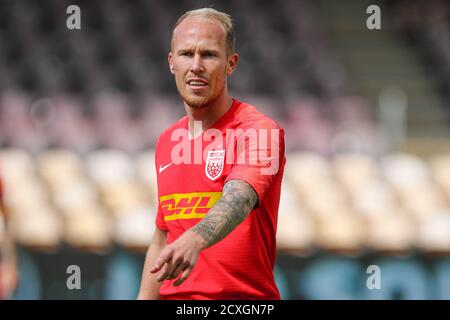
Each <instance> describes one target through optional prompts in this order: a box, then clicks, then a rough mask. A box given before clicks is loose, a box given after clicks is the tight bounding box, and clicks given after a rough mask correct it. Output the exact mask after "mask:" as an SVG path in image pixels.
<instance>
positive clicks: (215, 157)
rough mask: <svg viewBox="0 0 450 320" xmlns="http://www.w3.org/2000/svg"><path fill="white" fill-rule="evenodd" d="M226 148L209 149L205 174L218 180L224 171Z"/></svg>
mask: <svg viewBox="0 0 450 320" xmlns="http://www.w3.org/2000/svg"><path fill="white" fill-rule="evenodd" d="M224 162H225V150H213V151H208V156H207V157H206V165H205V174H206V176H207V177H208V178H209V179H211V180H213V181H214V180H216V179H217V178H218V177H220V175H221V174H222V171H223V166H224Z"/></svg>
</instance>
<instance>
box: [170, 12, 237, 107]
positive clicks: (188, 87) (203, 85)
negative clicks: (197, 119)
mask: <svg viewBox="0 0 450 320" xmlns="http://www.w3.org/2000/svg"><path fill="white" fill-rule="evenodd" d="M225 38H226V35H225V29H224V28H223V26H222V25H221V24H220V23H219V22H216V21H214V20H211V19H198V18H195V17H188V18H186V19H184V20H183V21H182V22H181V23H180V24H179V25H178V26H177V28H176V29H175V31H174V33H173V39H172V51H171V52H170V53H169V57H168V60H169V66H170V71H171V72H172V74H174V75H175V82H176V85H177V89H178V92H179V93H180V95H181V97H182V98H183V100H184V101H185V102H186V103H187V104H188V105H189V106H191V107H193V108H203V107H206V106H208V105H209V104H210V103H211V102H213V101H215V100H216V99H217V98H218V97H219V96H221V95H222V94H223V93H224V92H227V77H228V76H229V75H231V74H232V73H233V71H234V69H235V67H236V64H237V61H238V59H239V57H238V55H237V54H232V55H231V56H228V55H227V50H226V45H225Z"/></svg>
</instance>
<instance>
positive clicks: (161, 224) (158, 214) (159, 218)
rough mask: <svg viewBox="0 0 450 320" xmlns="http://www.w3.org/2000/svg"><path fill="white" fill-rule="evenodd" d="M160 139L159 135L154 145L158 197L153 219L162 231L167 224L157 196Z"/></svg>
mask: <svg viewBox="0 0 450 320" xmlns="http://www.w3.org/2000/svg"><path fill="white" fill-rule="evenodd" d="M160 139H161V136H160V137H158V139H157V140H156V146H155V163H154V166H155V170H156V188H157V190H156V194H157V198H158V201H157V203H158V211H157V212H156V219H155V225H156V226H157V227H158V228H159V229H161V230H164V231H167V226H166V221H165V220H164V215H163V211H162V208H161V203H160V200H159V199H160V198H159V181H158V180H159V175H158V165H157V159H158V150H159V145H160Z"/></svg>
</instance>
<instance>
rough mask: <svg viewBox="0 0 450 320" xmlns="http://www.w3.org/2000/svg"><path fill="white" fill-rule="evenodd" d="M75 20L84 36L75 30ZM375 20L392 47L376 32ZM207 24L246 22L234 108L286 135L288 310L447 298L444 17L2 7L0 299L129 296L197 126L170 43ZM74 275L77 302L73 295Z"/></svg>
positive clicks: (141, 4)
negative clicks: (168, 167) (164, 163)
mask: <svg viewBox="0 0 450 320" xmlns="http://www.w3.org/2000/svg"><path fill="white" fill-rule="evenodd" d="M71 4H77V5H79V6H80V8H81V26H82V28H81V30H73V31H70V30H68V29H67V28H66V19H67V17H68V14H66V8H67V7H68V6H69V5H71ZM370 4H377V5H378V6H380V8H381V27H382V29H381V30H368V29H367V28H366V19H367V18H368V16H369V15H368V14H366V8H367V7H368V5H370ZM210 5H214V8H216V9H219V10H224V11H226V12H228V13H230V14H231V15H232V16H233V17H234V20H235V25H236V33H237V51H238V52H239V53H240V55H241V60H240V63H239V67H238V69H237V71H236V73H235V74H234V75H233V76H232V77H231V79H230V87H231V92H232V94H233V95H234V96H235V97H237V98H239V99H241V100H243V101H247V102H250V103H252V104H254V105H256V106H257V107H259V108H260V110H261V111H263V112H264V113H266V114H269V115H270V116H272V117H274V118H275V119H276V120H277V121H278V122H279V123H280V124H281V125H282V126H283V127H284V128H285V129H286V143H287V168H286V173H285V179H284V186H283V194H282V201H281V208H280V214H279V227H278V250H279V255H278V260H277V266H276V279H277V283H278V285H279V288H280V291H281V294H282V297H283V298H285V299H450V256H449V253H450V3H449V2H448V1H445V0H432V1H406V0H397V1H394V0H390V1H388V0H384V1H382V0H378V1H375V2H368V1H365V0H362V1H356V0H355V1H350V0H341V1H325V0H318V1H309V0H282V1H269V0H251V1H238V0H230V1H225V0H223V1H193V0H190V1H155V0H136V1H118V0H107V1H67V0H64V1H61V0H41V1H22V0H0V168H1V169H0V173H1V175H2V178H3V184H4V199H5V203H6V206H7V208H8V211H9V212H10V223H11V224H10V226H11V230H12V235H13V237H14V240H15V242H16V256H17V268H18V282H17V287H16V288H15V289H14V290H12V291H11V290H8V286H11V285H10V284H11V283H13V282H14V281H13V276H12V275H13V274H14V273H13V272H12V271H11V270H10V269H8V268H6V267H4V268H3V269H2V271H1V272H0V281H1V283H2V292H3V297H4V298H8V299H134V298H135V297H136V294H137V290H138V287H139V281H140V276H141V270H142V264H143V261H144V255H145V250H146V248H147V246H148V244H149V241H150V239H151V237H152V233H153V230H154V219H155V201H156V197H155V192H156V190H155V173H154V166H153V160H152V157H153V148H154V142H155V139H156V138H157V136H158V134H159V133H160V132H161V131H162V130H163V129H164V128H165V127H167V126H168V125H169V124H171V123H172V122H174V121H175V120H177V119H178V118H179V117H181V116H182V115H183V114H184V110H183V107H182V103H181V101H180V99H179V97H178V95H177V92H176V87H175V84H174V81H173V79H172V77H171V75H170V73H169V70H168V67H167V62H166V55H167V52H168V48H169V38H170V32H171V27H172V25H173V23H174V22H175V21H176V19H177V17H178V16H180V15H181V14H182V13H183V12H184V11H186V10H189V9H193V8H199V7H202V6H210ZM1 225H2V224H1V223H0V226H1ZM3 229H4V228H3ZM3 229H1V228H0V230H3ZM4 235H5V232H4V230H3V233H0V238H1V237H2V236H3V237H4ZM3 262H5V259H3ZM69 265H78V266H80V268H81V276H82V277H81V279H82V280H81V286H82V288H81V290H68V289H67V287H66V280H67V278H68V276H69V275H68V274H67V273H66V269H67V267H68V266H69ZM369 265H378V266H379V267H380V268H381V289H380V290H369V289H368V288H367V286H366V280H367V278H368V277H369V276H370V274H367V273H366V269H367V267H368V266H369ZM255 267H256V266H255ZM0 296H1V294H0Z"/></svg>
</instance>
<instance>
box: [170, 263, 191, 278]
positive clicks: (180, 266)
mask: <svg viewBox="0 0 450 320" xmlns="http://www.w3.org/2000/svg"><path fill="white" fill-rule="evenodd" d="M185 268H186V264H184V263H179V264H178V265H177V266H176V268H175V269H174V270H173V272H172V273H171V274H170V275H169V276H168V277H167V279H169V280H172V279H175V278H176V277H178V275H179V274H180V272H181V271H183V270H184V269H185Z"/></svg>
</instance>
